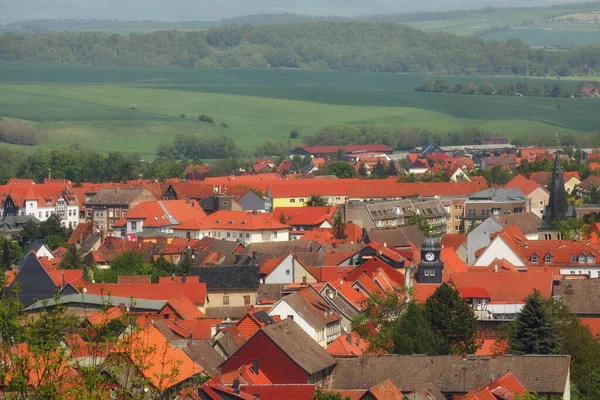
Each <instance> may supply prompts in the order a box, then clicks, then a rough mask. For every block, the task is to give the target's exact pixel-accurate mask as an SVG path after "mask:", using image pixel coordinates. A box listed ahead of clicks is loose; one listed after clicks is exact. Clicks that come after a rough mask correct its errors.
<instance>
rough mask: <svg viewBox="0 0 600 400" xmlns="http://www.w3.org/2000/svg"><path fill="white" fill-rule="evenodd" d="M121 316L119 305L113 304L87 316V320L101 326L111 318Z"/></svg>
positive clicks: (91, 323)
mask: <svg viewBox="0 0 600 400" xmlns="http://www.w3.org/2000/svg"><path fill="white" fill-rule="evenodd" d="M122 316H123V311H122V310H121V309H120V308H119V307H116V306H114V307H110V308H108V309H106V310H102V311H100V312H97V313H96V314H93V315H91V316H89V317H88V318H87V321H88V322H89V323H90V325H100V326H103V325H105V324H107V323H108V322H110V321H112V320H113V319H117V318H121V317H122Z"/></svg>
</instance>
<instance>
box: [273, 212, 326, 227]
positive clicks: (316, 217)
mask: <svg viewBox="0 0 600 400" xmlns="http://www.w3.org/2000/svg"><path fill="white" fill-rule="evenodd" d="M335 210H336V208H335V207H277V208H275V209H274V210H273V216H274V217H275V218H278V219H279V218H281V215H283V216H284V217H285V219H286V222H285V223H286V224H287V225H304V226H307V225H312V226H318V225H320V224H322V223H323V222H325V221H328V220H329V221H331V219H332V218H333V215H334V214H335Z"/></svg>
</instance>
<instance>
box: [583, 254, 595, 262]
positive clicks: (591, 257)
mask: <svg viewBox="0 0 600 400" xmlns="http://www.w3.org/2000/svg"><path fill="white" fill-rule="evenodd" d="M585 261H586V263H588V264H593V263H594V256H592V255H589V256H587V257H586V259H585Z"/></svg>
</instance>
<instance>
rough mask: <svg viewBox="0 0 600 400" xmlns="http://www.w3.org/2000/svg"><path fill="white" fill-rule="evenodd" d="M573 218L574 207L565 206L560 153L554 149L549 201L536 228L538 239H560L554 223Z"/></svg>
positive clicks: (565, 194)
mask: <svg viewBox="0 0 600 400" xmlns="http://www.w3.org/2000/svg"><path fill="white" fill-rule="evenodd" d="M575 216H576V214H575V207H573V206H569V204H567V192H566V191H565V181H564V178H563V170H562V166H561V165H560V151H559V150H558V149H556V156H555V157H554V168H553V169H552V175H551V177H550V199H549V201H548V205H547V206H546V209H545V210H544V215H543V217H542V223H541V225H540V226H539V228H538V230H539V239H545V240H551V239H562V238H561V237H560V232H558V231H557V230H556V229H555V228H554V221H565V220H566V219H568V218H569V217H575Z"/></svg>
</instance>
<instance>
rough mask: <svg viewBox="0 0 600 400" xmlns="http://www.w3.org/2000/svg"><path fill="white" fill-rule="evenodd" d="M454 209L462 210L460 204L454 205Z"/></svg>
mask: <svg viewBox="0 0 600 400" xmlns="http://www.w3.org/2000/svg"><path fill="white" fill-rule="evenodd" d="M454 209H455V210H462V206H461V205H460V204H455V205H454Z"/></svg>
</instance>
